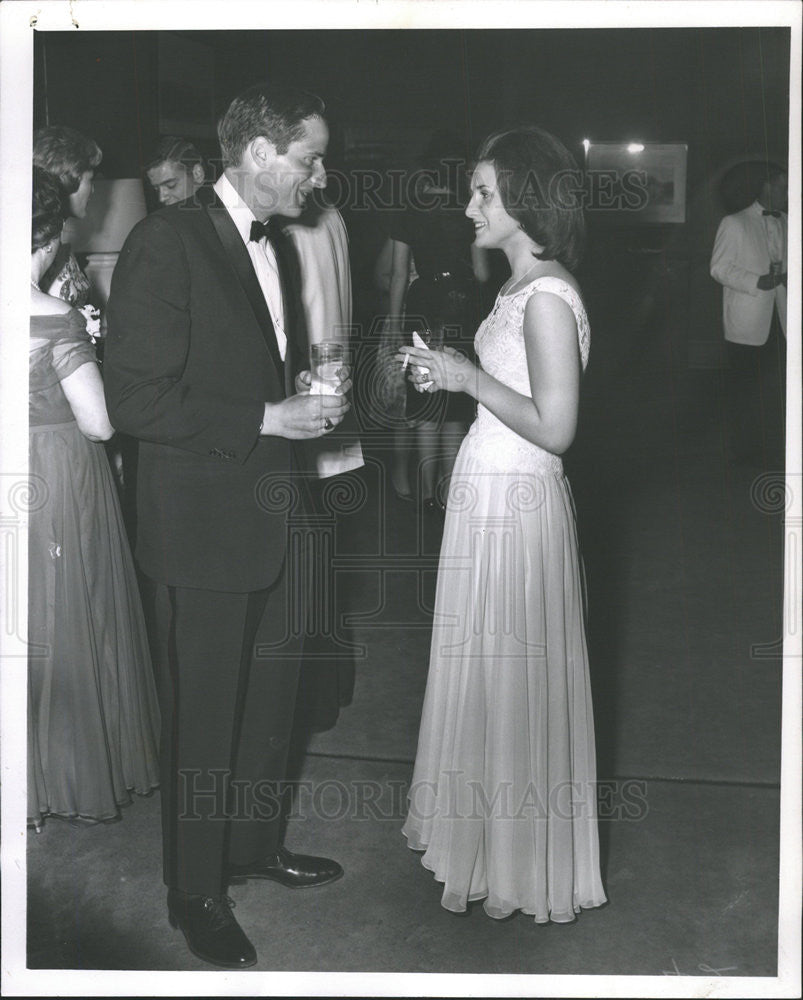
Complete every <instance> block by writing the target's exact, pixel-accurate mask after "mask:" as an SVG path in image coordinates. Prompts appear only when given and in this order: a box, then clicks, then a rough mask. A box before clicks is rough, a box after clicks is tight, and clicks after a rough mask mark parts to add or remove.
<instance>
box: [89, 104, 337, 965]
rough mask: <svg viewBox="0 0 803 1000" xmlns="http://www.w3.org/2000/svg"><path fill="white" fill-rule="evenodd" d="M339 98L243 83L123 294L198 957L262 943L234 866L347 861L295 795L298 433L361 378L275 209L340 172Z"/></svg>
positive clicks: (167, 861) (170, 808) (165, 785)
mask: <svg viewBox="0 0 803 1000" xmlns="http://www.w3.org/2000/svg"><path fill="white" fill-rule="evenodd" d="M322 115H323V103H322V102H321V100H320V99H319V98H317V97H314V96H313V95H310V94H307V93H304V92H302V91H295V90H286V89H283V90H279V89H271V88H268V87H266V86H257V87H253V88H251V89H249V90H248V91H246V92H245V93H243V94H242V95H240V96H239V97H237V98H235V100H234V101H233V102H232V104H231V105H230V107H229V108H228V110H227V111H226V113H225V115H224V116H223V118H222V119H221V121H220V124H219V126H218V135H219V139H220V145H221V152H222V155H223V162H224V166H225V170H224V173H223V174H222V176H221V177H220V179H219V180H218V181H217V183H216V184H215V185H214V188H200V189H199V190H198V191H197V192H196V195H195V197H194V198H193V199H192V200H191V201H185V202H181V203H179V204H175V205H170V206H168V207H166V208H164V209H161V210H160V211H157V212H155V213H153V214H152V215H150V216H148V218H146V219H145V220H143V221H142V222H141V223H140V224H139V225H138V226H137V227H136V228H135V229H134V230H133V231H132V233H131V235H130V236H129V238H128V240H127V242H126V244H125V246H124V247H123V250H122V253H121V255H120V260H119V263H118V265H117V268H116V271H115V275H114V279H113V283H112V290H111V297H110V301H109V307H108V324H109V332H108V339H107V344H106V353H105V361H104V373H105V386H106V394H107V404H108V409H109V414H110V417H111V420H112V423H113V424H114V425H115V427H117V428H118V429H119V430H121V431H124V432H125V433H127V434H130V435H132V436H133V437H135V438H137V439H138V440H139V475H138V484H137V506H138V519H139V531H138V538H137V558H138V561H139V564H140V567H141V569H142V572H143V574H144V576H145V591H146V601H145V603H146V610H147V612H148V615H149V618H150V620H151V626H152V652H153V657H154V665H155V669H156V672H157V676H158V681H159V689H160V703H161V710H162V749H161V754H162V761H161V766H162V775H161V795H162V833H163V852H164V880H165V883H166V884H167V886H168V893H167V905H168V916H169V918H170V921H171V923H172V924H173V926H174V927H175V926H178V927H180V928H181V929H182V931H183V932H184V935H185V937H186V939H187V943H188V945H189V947H190V949H191V950H192V951H193V952H194V953H195V954H196V955H198V956H199V957H200V958H202V959H204V960H206V961H209V962H211V963H214V964H216V965H220V966H224V967H227V968H244V967H247V966H249V965H253V964H254V962H255V961H256V953H255V950H254V948H253V946H252V944H251V942H250V941H249V940H248V938H247V937H246V935H245V933H244V932H243V930H242V929H241V928H240V926H239V924H238V923H237V921H236V920H235V918H234V916H233V914H232V913H231V905H232V903H231V900H229V898H228V897H227V896H226V895H225V889H226V886H227V884H228V883H229V882H231V881H240V880H243V879H247V878H256V879H270V880H273V881H277V882H280V883H282V884H284V885H286V886H291V887H309V886H316V885H322V884H324V883H327V882H331V881H333V880H334V879H336V878H338V877H339V876H340V875H342V869H341V868H340V866H339V865H338V864H337V863H336V862H334V861H330V860H328V859H326V858H319V857H313V856H306V855H299V854H292V853H291V852H290V851H289V850H287V849H286V848H285V847H283V845H282V843H281V808H280V801H281V790H282V783H283V779H284V777H285V768H286V763H287V751H288V743H289V738H290V730H291V725H292V719H293V707H294V701H295V696H296V687H297V682H298V669H299V658H300V654H301V648H300V647H301V643H300V640H299V639H298V638H297V635H295V634H294V628H293V625H292V622H293V620H294V619H295V618H297V615H296V611H297V610H298V609H295V610H294V608H293V607H292V606H291V602H290V599H289V595H290V594H291V593H294V592H295V591H294V588H292V587H291V586H290V585H289V582H290V583H292V580H293V578H294V577H293V568H294V567H293V564H292V561H291V552H290V550H289V549H288V546H287V533H288V532H287V521H288V512H287V506H288V504H287V501H288V498H290V500H291V501H292V502H294V503H296V504H299V503H303V495H302V491H301V490H300V485H301V483H300V477H299V475H298V473H297V462H296V455H295V451H294V448H295V446H294V444H293V442H294V441H296V440H303V439H313V438H318V437H322V436H324V435H325V434H327V433H328V432H329V431H330V430H331V429H332V428H333V427H335V426H337V425H338V424H339V423H340V422H341V420H342V419H343V417H344V416H345V414H346V411H347V410H348V408H349V404H348V402H347V399H346V396H345V392H346V391H347V390H348V388H349V387H350V382H348V381H344V382H343V383H342V385H341V390H342V394H339V395H333V396H313V395H310V394H309V392H308V386H309V375H308V373H306V372H302V370H301V369H302V366H303V363H304V360H305V355H306V343H305V342H304V339H303V335H302V333H301V332H300V331H302V329H303V324H302V322H301V310H300V305H299V294H298V293H299V290H298V287H297V278H298V275H297V265H296V267H294V264H293V257H292V254H291V253H290V252H288V251H289V249H290V248H289V247H288V245H287V241H286V239H285V238H284V237H283V236H282V234H281V232H279V231H276V232H273V231H272V227H271V220H273V218H274V216H278V215H281V216H283V217H289V218H293V217H296V216H298V215H300V214H301V211H302V209H303V207H304V203H305V201H306V198H307V196H308V195H309V193H310V192H311V191H312V189H313V188H315V187H323V186H324V185H325V184H326V174H325V171H324V167H323V157H324V154H325V152H326V147H327V141H328V130H327V126H326V122H325V121H324V118H323V116H322ZM296 558H301V557H300V556H296ZM288 581H289V582H288ZM295 632H296V633H297V632H298V629H295Z"/></svg>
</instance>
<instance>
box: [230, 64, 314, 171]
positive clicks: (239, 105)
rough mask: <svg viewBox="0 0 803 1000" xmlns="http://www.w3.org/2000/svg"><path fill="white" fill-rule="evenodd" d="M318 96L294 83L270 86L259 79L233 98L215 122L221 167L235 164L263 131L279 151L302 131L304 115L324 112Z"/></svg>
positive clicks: (305, 117) (239, 161)
mask: <svg viewBox="0 0 803 1000" xmlns="http://www.w3.org/2000/svg"><path fill="white" fill-rule="evenodd" d="M324 108H325V105H324V103H323V101H322V100H321V99H320V97H317V96H316V95H315V94H309V93H307V91H305V90H296V89H295V88H294V87H271V86H269V85H268V84H264V83H259V84H257V85H256V86H254V87H249V88H248V90H246V91H244V92H243V93H242V94H240V95H239V96H237V97H235V98H234V100H233V101H232V102H231V104H230V105H229V107H228V110H227V111H226V113H225V114H224V115H223V117H222V118H221V119H220V121H219V122H218V127H217V135H218V140H219V141H220V152H221V154H222V156H223V166H224V167H236V166H238V165H239V164H240V163H241V162H242V159H243V153H244V152H245V147H246V146H247V145H248V143H249V142H251V140H252V139H256V138H257V137H258V136H260V135H264V136H265V137H266V138H267V139H268V140H269V141H270V142H272V143H273V145H274V146H275V147H276V151H277V153H279V154H282V153H286V152H287V150H288V149H289V147H290V143H291V142H295V141H296V140H298V139H300V138H301V136H302V135H303V134H304V122H305V121H306V119H307V118H313V117H314V116H316V115H318V116H321V115H323V112H324Z"/></svg>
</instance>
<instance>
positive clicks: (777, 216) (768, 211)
mask: <svg viewBox="0 0 803 1000" xmlns="http://www.w3.org/2000/svg"><path fill="white" fill-rule="evenodd" d="M761 214H762V215H771V216H772V217H773V219H780V217H781V213H780V212H773V211H772V209H770V208H765V209H764V211H763V212H762V213H761ZM251 239H253V236H252V237H251Z"/></svg>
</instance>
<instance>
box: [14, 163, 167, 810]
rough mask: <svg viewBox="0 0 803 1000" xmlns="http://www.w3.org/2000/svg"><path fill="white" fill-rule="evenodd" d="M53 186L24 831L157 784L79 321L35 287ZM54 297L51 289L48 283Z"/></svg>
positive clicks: (56, 226)
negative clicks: (45, 286) (47, 819)
mask: <svg viewBox="0 0 803 1000" xmlns="http://www.w3.org/2000/svg"><path fill="white" fill-rule="evenodd" d="M63 223H64V213H63V198H62V190H61V186H60V185H59V183H58V181H57V180H56V179H55V178H54V177H52V175H50V174H48V173H46V172H45V171H43V170H41V169H39V168H38V167H35V168H34V184H33V232H32V244H31V286H32V287H31V326H30V376H29V378H30V383H29V392H30V404H29V409H30V412H29V426H30V440H29V444H30V476H31V483H32V485H33V488H34V489H35V490H36V491H37V492H40V494H41V495H40V500H41V503H36V504H32V505H31V515H30V524H29V535H28V586H29V604H28V630H29V649H30V653H29V666H28V822H29V823H30V824H31V825H32V826H34V827H35V828H36V829H37V830H38V829H39V828H40V827H41V824H42V821H43V820H44V818H45V817H46V816H60V817H64V818H68V819H70V820H73V821H75V822H78V821H83V822H101V821H109V820H114V819H117V818H119V816H120V807H121V806H122V805H124V804H126V803H128V802H130V800H131V796H130V793H131V792H136V793H138V794H140V795H146V794H148V793H149V792H150V791H151V790H152V789H154V788H155V787H156V786H157V785H158V783H159V763H158V756H157V747H158V735H159V709H158V703H157V697H156V689H155V685H154V679H153V673H152V667H151V658H150V653H149V649H148V638H147V634H146V630H145V623H144V619H143V614H142V606H141V604H140V596H139V591H138V588H137V579H136V573H135V570H134V563H133V559H132V558H131V553H130V551H129V548H128V542H127V540H126V536H125V530H124V527H123V520H122V515H121V513H120V507H119V503H118V500H117V494H116V490H115V486H114V481H113V479H112V474H111V470H110V468H109V464H108V462H107V461H106V454H105V451H104V447H103V444H102V442H103V441H105V440H107V439H108V438H110V437H111V436H112V434H113V433H114V429H113V427H112V425H111V424H110V423H109V418H108V416H107V413H106V405H105V402H104V398H103V386H102V384H101V380H100V373H99V371H98V366H97V363H96V361H95V349H94V347H93V345H92V342H91V340H90V338H89V335H88V334H87V331H86V324H85V322H84V319H83V318H82V316H81V315H80V313H78V312H77V311H76V310H75V309H74V308H73V307H72V306H71V305H70V304H69V303H68V302H65V301H64V299H62V298H59V297H57V296H55V295H47V294H46V293H45V292H43V291H41V290H40V288H39V283H40V281H41V279H42V275H44V274H45V273H47V271H48V270H49V269H50V268H51V267H52V264H53V261H54V260H55V259H56V257H57V255H58V253H59V247H60V246H61V244H60V237H61V230H62V226H63ZM58 287H59V289H62V288H63V285H60V286H58Z"/></svg>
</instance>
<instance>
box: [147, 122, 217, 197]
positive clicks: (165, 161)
mask: <svg viewBox="0 0 803 1000" xmlns="http://www.w3.org/2000/svg"><path fill="white" fill-rule="evenodd" d="M145 174H146V176H147V178H148V181H149V183H150V185H151V187H152V188H153V190H154V191H155V192H156V196H157V197H158V199H159V204H160V205H175V204H176V203H177V202H179V201H184V200H185V199H187V198H191V197H192V196H193V195H194V194H195V192H196V191H197V190H198V188H199V187H201V185H202V184H203V183H204V181H205V180H206V169H205V168H204V160H203V157H202V156H201V154H200V153H199V152H198V150H197V149H196V148H195V146H194V145H193V144H192V143H191V142H190V141H189V140H188V139H182V138H181V137H180V136H175V135H167V136H164V138H162V139H160V141H159V144H158V146H157V147H156V149H155V150H154V152H153V156H152V157H151V159H150V161H149V162H148V164H147V166H146V167H145Z"/></svg>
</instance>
